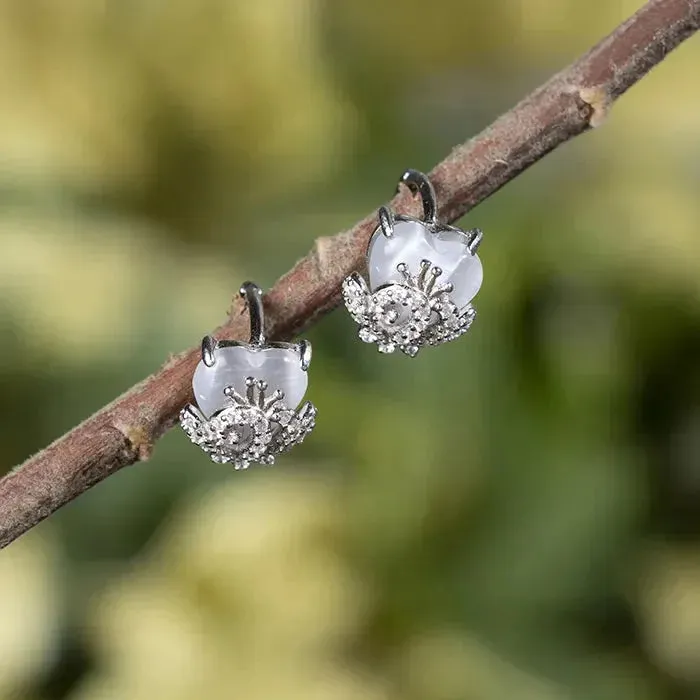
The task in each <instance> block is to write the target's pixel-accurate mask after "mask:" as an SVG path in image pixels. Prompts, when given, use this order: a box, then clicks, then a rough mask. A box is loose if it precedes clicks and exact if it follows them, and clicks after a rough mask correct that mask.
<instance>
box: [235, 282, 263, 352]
mask: <svg viewBox="0 0 700 700" xmlns="http://www.w3.org/2000/svg"><path fill="white" fill-rule="evenodd" d="M239 294H240V295H241V296H242V297H243V298H244V299H245V303H246V307H247V308H248V315H249V316H250V344H251V345H257V346H258V347H262V346H263V345H265V312H264V310H263V303H262V296H263V293H262V289H260V287H258V285H257V284H255V282H244V283H243V284H242V285H241V288H240V290H239Z"/></svg>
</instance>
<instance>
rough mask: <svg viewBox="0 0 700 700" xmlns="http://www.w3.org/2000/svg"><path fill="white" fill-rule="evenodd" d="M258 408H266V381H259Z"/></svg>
mask: <svg viewBox="0 0 700 700" xmlns="http://www.w3.org/2000/svg"><path fill="white" fill-rule="evenodd" d="M257 387H258V406H260V408H264V407H265V391H267V382H266V381H265V380H264V379H258V381H257Z"/></svg>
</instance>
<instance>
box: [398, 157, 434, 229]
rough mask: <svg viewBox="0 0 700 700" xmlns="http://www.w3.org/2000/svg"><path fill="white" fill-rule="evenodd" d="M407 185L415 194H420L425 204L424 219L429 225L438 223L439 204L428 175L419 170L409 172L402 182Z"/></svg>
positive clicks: (404, 175) (403, 176)
mask: <svg viewBox="0 0 700 700" xmlns="http://www.w3.org/2000/svg"><path fill="white" fill-rule="evenodd" d="M400 182H402V183H403V184H404V185H406V186H407V187H408V188H409V189H410V190H411V192H413V194H419V195H420V198H421V200H422V202H423V219H424V220H425V222H426V223H428V224H436V223H437V202H436V197H435V188H434V187H433V183H432V182H430V180H429V179H428V176H427V175H424V174H423V173H422V172H420V171H419V170H412V169H409V170H407V171H406V172H405V173H404V174H403V175H402V176H401V181H400Z"/></svg>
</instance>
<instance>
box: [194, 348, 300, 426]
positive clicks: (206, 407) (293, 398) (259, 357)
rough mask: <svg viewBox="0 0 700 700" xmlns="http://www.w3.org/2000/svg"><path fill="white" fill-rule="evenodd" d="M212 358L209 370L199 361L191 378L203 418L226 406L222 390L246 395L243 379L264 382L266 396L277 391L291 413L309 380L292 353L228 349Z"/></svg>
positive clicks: (265, 349) (297, 357) (219, 351)
mask: <svg viewBox="0 0 700 700" xmlns="http://www.w3.org/2000/svg"><path fill="white" fill-rule="evenodd" d="M214 357H215V358H216V363H215V364H214V366H213V367H207V366H206V365H205V364H204V363H203V362H202V361H200V363H199V364H198V365H197V369H196V370H195V372H194V377H192V390H193V391H194V396H195V398H196V399H197V404H198V406H199V408H200V410H201V411H202V413H203V414H204V415H205V416H206V417H207V418H209V417H210V416H211V415H212V414H213V413H215V412H216V411H218V410H219V409H220V408H222V407H223V406H224V405H225V404H226V403H227V399H226V396H225V395H224V388H225V387H226V386H233V387H234V388H235V389H236V391H237V392H238V393H239V394H242V395H243V396H245V395H246V385H245V380H246V377H254V378H255V379H263V380H265V381H266V382H267V384H268V389H267V391H266V395H267V396H270V395H271V394H272V392H273V391H275V389H281V390H282V391H283V392H284V399H283V401H284V403H285V404H286V405H287V407H289V408H291V409H294V408H296V407H297V406H298V405H299V404H300V403H301V400H302V399H303V398H304V394H305V393H306V387H307V386H308V382H309V378H308V375H307V373H306V372H305V371H304V370H303V369H302V368H301V359H300V357H299V354H298V353H296V352H295V351H294V350H291V349H285V348H259V349H258V348H254V347H240V346H238V347H237V346H231V347H222V348H217V349H216V350H215V351H214Z"/></svg>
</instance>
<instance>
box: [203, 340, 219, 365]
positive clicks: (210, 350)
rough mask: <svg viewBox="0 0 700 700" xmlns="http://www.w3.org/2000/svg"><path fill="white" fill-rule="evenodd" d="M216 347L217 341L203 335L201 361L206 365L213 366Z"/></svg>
mask: <svg viewBox="0 0 700 700" xmlns="http://www.w3.org/2000/svg"><path fill="white" fill-rule="evenodd" d="M216 347H217V342H216V340H215V339H214V338H212V336H210V335H205V336H204V337H203V338H202V362H203V363H204V364H205V365H206V366H207V367H213V366H214V365H215V364H216V355H215V354H214V351H215V350H216Z"/></svg>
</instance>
